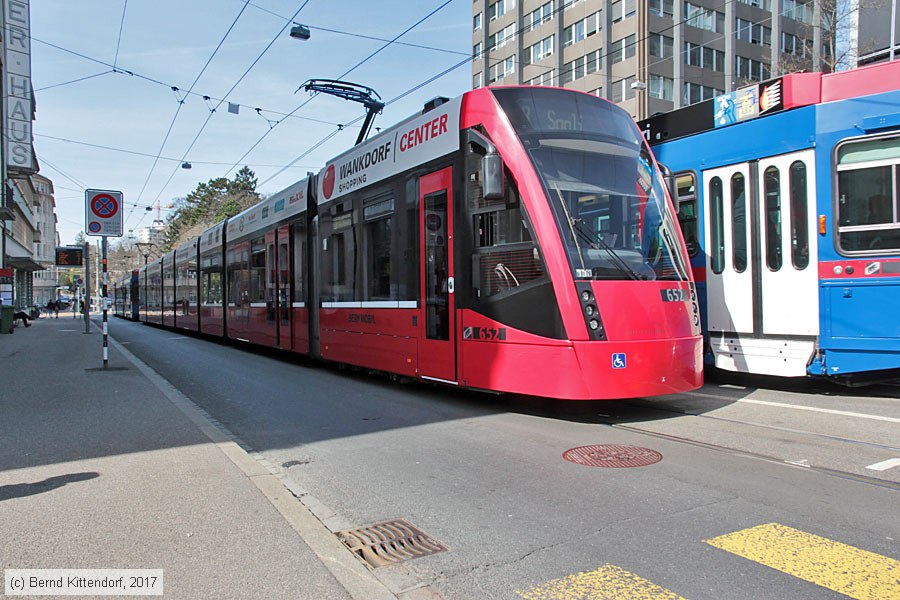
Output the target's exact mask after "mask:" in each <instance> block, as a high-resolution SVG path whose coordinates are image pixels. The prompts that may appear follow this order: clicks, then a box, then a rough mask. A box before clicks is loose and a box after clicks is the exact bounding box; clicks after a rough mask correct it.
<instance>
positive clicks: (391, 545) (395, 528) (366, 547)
mask: <svg viewBox="0 0 900 600" xmlns="http://www.w3.org/2000/svg"><path fill="white" fill-rule="evenodd" d="M337 536H338V538H339V539H340V540H341V541H342V542H343V543H344V545H345V546H347V547H348V548H350V550H352V551H353V552H354V554H356V555H357V556H359V557H360V558H362V559H363V560H364V561H366V563H368V564H369V566H371V567H375V568H377V567H384V566H387V565H393V564H395V563H398V562H402V561H404V560H410V559H413V558H419V557H421V556H429V555H431V554H437V553H438V552H444V551H445V550H446V549H447V548H446V547H445V546H443V545H442V544H440V543H438V542H437V541H435V540H434V539H432V538H431V537H429V536H428V534H426V533H424V532H422V531H421V530H419V529H416V528H415V527H413V526H412V525H410V524H409V523H408V522H407V521H404V520H403V519H397V520H395V521H385V522H384V523H376V524H375V525H370V526H368V527H360V528H359V529H351V530H350V531H338V532H337Z"/></svg>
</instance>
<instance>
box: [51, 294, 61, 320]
mask: <svg viewBox="0 0 900 600" xmlns="http://www.w3.org/2000/svg"><path fill="white" fill-rule="evenodd" d="M60 308H62V300H60V299H59V298H57V299H56V300H54V301H53V312H54V313H56V318H57V319H58V318H59V309H60Z"/></svg>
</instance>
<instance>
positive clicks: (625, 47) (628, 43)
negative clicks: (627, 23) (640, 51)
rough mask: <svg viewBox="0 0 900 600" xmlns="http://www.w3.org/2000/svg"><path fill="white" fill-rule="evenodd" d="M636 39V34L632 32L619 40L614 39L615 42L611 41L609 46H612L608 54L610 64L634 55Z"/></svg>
mask: <svg viewBox="0 0 900 600" xmlns="http://www.w3.org/2000/svg"><path fill="white" fill-rule="evenodd" d="M636 41H637V36H636V35H635V34H632V35H629V36H628V37H625V38H622V39H621V40H616V41H615V42H613V43H612V44H611V45H610V47H611V48H612V49H611V51H610V54H609V61H610V64H616V63H618V62H622V61H623V60H626V59H628V58H631V57H632V56H634V53H635V49H636V48H635V46H636Z"/></svg>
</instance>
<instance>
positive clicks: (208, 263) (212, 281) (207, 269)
mask: <svg viewBox="0 0 900 600" xmlns="http://www.w3.org/2000/svg"><path fill="white" fill-rule="evenodd" d="M200 264H201V273H202V279H201V289H200V292H201V294H202V302H203V303H204V304H221V303H222V265H221V262H220V260H219V256H218V254H213V255H210V256H204V257H202V258H201V259H200Z"/></svg>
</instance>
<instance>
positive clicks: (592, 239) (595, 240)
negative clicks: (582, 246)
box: [571, 219, 644, 281]
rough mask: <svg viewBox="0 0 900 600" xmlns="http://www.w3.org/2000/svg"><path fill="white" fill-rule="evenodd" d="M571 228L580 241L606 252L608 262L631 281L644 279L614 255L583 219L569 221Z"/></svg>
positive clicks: (614, 252) (619, 257)
mask: <svg viewBox="0 0 900 600" xmlns="http://www.w3.org/2000/svg"><path fill="white" fill-rule="evenodd" d="M571 225H572V228H573V229H574V230H575V231H576V232H577V233H578V235H579V236H581V238H582V240H583V241H585V242H587V243H588V244H590V245H591V246H592V247H595V248H596V247H599V248H601V249H603V250H605V251H606V253H607V254H608V255H609V259H610V261H611V262H612V263H613V264H614V265H615V266H616V267H617V268H618V269H619V270H620V271H621V272H622V273H624V274H626V275H628V277H630V278H631V279H633V280H635V281H637V280H640V279H644V277H642V276H641V275H639V274H638V273H637V272H635V270H634V269H632V268H631V267H629V266H628V263H626V262H625V261H624V260H623V259H622V257H621V256H619V255H618V254H616V251H615V250H613V249H612V248H611V247H610V246H609V244H607V243H606V242H605V241H603V237H602V236H600V235H599V234H598V233H597V232H596V231H594V230H593V229H592V228H590V227H588V226H587V224H586V223H585V222H584V220H583V219H571Z"/></svg>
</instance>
